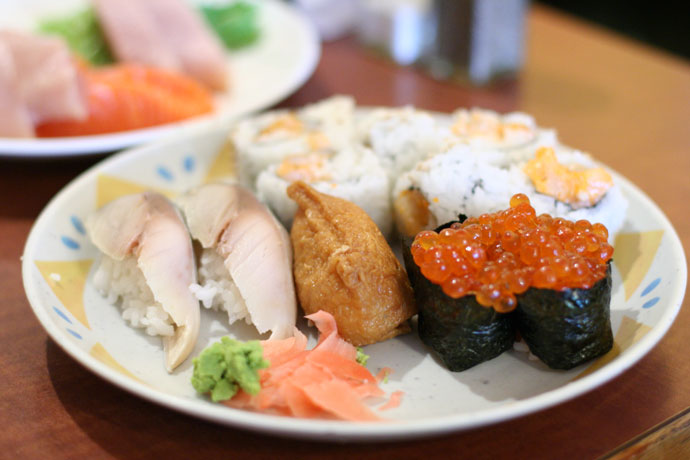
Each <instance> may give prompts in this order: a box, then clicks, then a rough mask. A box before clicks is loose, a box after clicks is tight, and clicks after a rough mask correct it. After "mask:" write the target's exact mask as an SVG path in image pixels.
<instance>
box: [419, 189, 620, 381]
mask: <svg viewBox="0 0 690 460" xmlns="http://www.w3.org/2000/svg"><path fill="white" fill-rule="evenodd" d="M438 230H439V231H422V232H420V233H419V234H418V235H417V236H416V237H415V239H414V240H413V241H412V243H411V244H410V245H409V247H406V254H405V257H406V265H407V269H408V273H409V274H410V281H411V284H412V286H413V289H414V290H415V299H416V301H417V307H418V308H419V328H418V330H419V335H420V338H421V339H422V340H423V341H424V342H425V343H426V344H427V345H429V346H430V347H431V348H432V349H433V350H434V351H435V352H436V353H437V354H438V355H439V357H440V358H441V359H442V360H443V361H444V363H445V364H446V365H447V366H448V368H449V369H450V370H452V371H460V370H464V369H467V368H469V367H471V366H474V365H476V364H479V363H480V362H482V361H485V360H488V359H491V358H493V357H495V356H498V355H499V354H500V353H502V352H503V351H505V350H507V349H509V348H510V347H511V345H512V340H513V338H514V334H515V333H514V331H517V332H519V333H520V335H521V336H522V338H523V339H524V340H525V342H526V343H527V345H528V346H529V348H530V351H531V352H532V353H533V354H534V355H536V356H537V357H538V358H540V359H541V360H542V361H543V362H544V363H545V364H547V365H548V366H549V367H551V368H554V369H570V368H572V367H575V366H577V365H578V364H581V363H583V362H585V361H587V360H590V359H592V358H595V357H597V356H600V355H602V354H604V353H606V352H607V351H609V350H610V349H611V347H612V346H613V334H612V331H611V322H610V312H609V308H610V300H611V271H610V261H611V258H612V255H613V247H611V246H610V245H609V244H608V242H607V239H608V231H607V229H606V227H605V226H603V225H601V224H599V223H595V224H591V223H590V222H588V221H586V220H578V221H577V222H572V221H568V220H566V219H562V218H552V217H551V216H549V215H547V214H541V215H539V216H537V214H536V212H535V211H534V208H532V206H531V205H530V202H529V199H528V198H527V196H525V195H524V194H516V195H514V196H513V197H512V198H511V200H510V208H509V209H506V210H501V211H498V212H495V213H493V214H482V215H480V216H478V217H474V218H469V219H467V220H465V221H464V222H462V223H461V222H455V223H452V224H451V225H450V226H449V227H447V228H443V229H438ZM431 285H433V287H432V286H431Z"/></svg>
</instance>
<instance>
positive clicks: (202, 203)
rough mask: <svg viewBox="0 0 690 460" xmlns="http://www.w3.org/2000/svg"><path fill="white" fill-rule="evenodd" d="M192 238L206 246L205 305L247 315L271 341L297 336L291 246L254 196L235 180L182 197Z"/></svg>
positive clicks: (235, 316) (198, 291)
mask: <svg viewBox="0 0 690 460" xmlns="http://www.w3.org/2000/svg"><path fill="white" fill-rule="evenodd" d="M179 203H180V205H181V207H182V209H183V212H184V215H185V218H186V220H187V225H188V226H189V231H190V233H191V235H192V237H193V238H194V239H195V240H197V241H198V242H199V243H200V244H201V246H202V248H203V250H202V253H201V257H200V259H201V263H200V268H199V283H198V284H195V285H193V286H192V289H193V291H194V293H195V295H196V296H197V297H198V298H199V299H200V300H202V303H203V305H204V307H207V308H216V309H221V310H224V311H226V312H227V314H228V319H229V321H230V323H233V322H234V321H237V320H240V319H244V320H245V321H246V322H247V323H251V324H253V325H254V326H255V327H256V329H257V330H258V331H259V333H261V334H263V333H266V332H268V331H271V335H270V338H271V339H283V338H286V337H290V336H292V334H293V331H294V327H295V321H296V319H297V299H296V295H295V288H294V282H293V278H292V248H291V246H290V239H289V237H288V234H287V232H286V231H285V229H284V228H283V227H282V226H281V225H280V223H279V222H278V221H277V220H276V219H275V217H274V216H273V214H271V212H270V211H269V210H268V208H267V207H266V206H264V205H263V204H262V203H260V202H259V201H258V200H257V199H256V198H255V197H254V195H253V194H252V193H251V192H250V191H248V190H246V189H245V188H243V187H242V186H239V185H235V184H224V183H212V184H207V185H202V186H199V187H197V188H195V189H192V190H191V191H189V192H187V193H186V194H185V195H184V196H182V197H181V198H180V199H179Z"/></svg>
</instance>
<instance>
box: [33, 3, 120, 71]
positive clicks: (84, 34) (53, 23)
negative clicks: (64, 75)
mask: <svg viewBox="0 0 690 460" xmlns="http://www.w3.org/2000/svg"><path fill="white" fill-rule="evenodd" d="M38 30H39V32H41V33H44V34H49V35H57V36H59V37H62V38H63V39H64V40H65V41H66V42H67V46H68V47H69V48H70V49H71V50H72V51H73V52H74V53H76V54H77V55H79V56H81V57H82V58H83V59H85V60H86V61H88V62H89V63H90V64H92V65H95V66H102V65H107V64H112V63H113V62H115V60H114V59H113V56H112V54H111V52H110V48H108V44H107V42H106V40H105V37H104V35H103V30H101V26H100V24H99V22H98V18H97V17H96V13H95V11H94V10H93V8H86V9H84V10H81V11H78V12H77V13H74V14H71V15H70V16H64V17H60V18H53V19H47V20H45V21H43V22H41V23H40V24H39V26H38Z"/></svg>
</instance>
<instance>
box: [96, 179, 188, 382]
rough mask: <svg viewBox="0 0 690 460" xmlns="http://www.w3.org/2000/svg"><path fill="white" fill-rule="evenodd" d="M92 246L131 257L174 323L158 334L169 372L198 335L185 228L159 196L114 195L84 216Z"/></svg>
mask: <svg viewBox="0 0 690 460" xmlns="http://www.w3.org/2000/svg"><path fill="white" fill-rule="evenodd" d="M86 227H87V230H88V233H89V236H90V237H91V241H93V243H94V245H96V247H97V248H98V249H100V250H101V251H102V252H103V253H104V254H105V255H107V256H109V257H111V258H112V259H115V260H117V261H121V260H123V259H125V258H126V257H128V256H133V257H135V258H136V260H137V266H138V267H139V269H140V270H141V272H142V274H143V276H144V279H145V280H146V284H147V285H148V287H149V288H150V289H151V292H152V294H153V297H154V298H155V300H156V302H158V303H159V304H160V305H161V307H162V308H163V310H164V311H165V312H166V313H168V315H170V318H171V319H172V321H173V322H174V323H175V331H174V334H173V335H172V336H169V337H163V346H164V349H165V355H166V358H165V364H166V368H167V369H168V371H172V370H173V369H175V368H176V367H177V366H178V365H180V364H181V363H182V362H183V361H184V360H185V359H186V358H187V356H189V354H190V353H191V351H192V350H193V349H194V345H195V344H196V340H197V337H198V335H199V320H200V318H199V315H200V313H199V301H198V300H197V299H196V298H195V297H194V295H193V294H192V293H191V291H190V290H189V286H190V285H191V284H193V283H196V268H195V265H194V252H193V249H192V241H191V239H190V237H189V233H188V231H187V228H186V226H185V224H184V221H183V220H182V217H181V216H180V215H179V213H178V212H177V210H176V209H175V208H174V206H173V205H172V203H170V202H169V201H168V200H167V199H166V198H165V197H164V196H162V195H160V194H158V193H154V192H145V193H141V194H136V195H127V196H124V197H122V198H119V199H117V200H114V201H112V202H110V203H108V204H106V205H105V206H103V207H102V208H101V209H99V210H98V211H96V212H95V213H94V214H93V215H91V216H90V217H89V219H88V220H87V222H86Z"/></svg>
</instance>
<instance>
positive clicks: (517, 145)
mask: <svg viewBox="0 0 690 460" xmlns="http://www.w3.org/2000/svg"><path fill="white" fill-rule="evenodd" d="M449 131H450V138H449V140H450V142H451V143H454V142H455V143H458V142H459V143H465V144H468V145H470V146H472V147H475V148H484V149H486V148H489V149H497V150H500V151H503V152H506V153H509V154H510V155H511V156H513V157H514V158H515V159H520V158H524V156H525V155H529V154H530V151H531V150H532V149H533V148H534V146H536V145H541V146H551V147H554V146H556V144H557V137H556V132H555V131H554V130H552V129H544V128H540V127H539V126H537V123H536V122H535V120H534V118H533V117H532V116H531V115H528V114H526V113H522V112H511V113H506V114H503V115H502V114H499V113H497V112H494V111H492V110H485V109H478V108H473V109H471V110H467V109H459V110H456V111H455V112H454V113H453V114H452V115H451V124H450V128H449Z"/></svg>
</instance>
